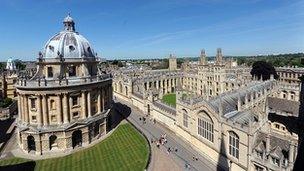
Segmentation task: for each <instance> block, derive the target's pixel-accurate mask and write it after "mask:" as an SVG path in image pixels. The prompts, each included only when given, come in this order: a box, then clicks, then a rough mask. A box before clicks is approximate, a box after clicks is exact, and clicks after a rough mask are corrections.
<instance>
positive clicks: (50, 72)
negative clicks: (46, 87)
mask: <svg viewBox="0 0 304 171" xmlns="http://www.w3.org/2000/svg"><path fill="white" fill-rule="evenodd" d="M47 72H48V74H47V75H48V77H50V78H51V77H53V67H47Z"/></svg>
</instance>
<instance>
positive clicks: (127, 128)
mask: <svg viewBox="0 0 304 171" xmlns="http://www.w3.org/2000/svg"><path fill="white" fill-rule="evenodd" d="M148 157H149V147H148V142H147V141H146V139H145V138H144V137H143V136H142V135H141V134H140V133H139V132H138V131H137V130H136V129H135V128H134V127H133V126H132V125H131V124H129V123H127V124H123V125H120V126H119V127H118V128H117V129H116V130H115V131H114V132H113V134H112V135H110V136H109V137H108V138H106V139H105V140H103V141H102V142H100V143H99V144H96V145H95V146H93V147H90V148H88V149H84V150H81V151H79V152H76V153H73V154H70V155H68V156H65V157H59V158H53V159H45V160H37V161H35V162H36V166H35V170H37V171H38V170H39V171H40V170H41V171H48V170H49V171H57V170H60V171H61V170H62V171H70V170H71V171H90V170H109V171H112V170H113V171H120V170H121V171H123V170H134V171H143V170H144V168H145V166H146V164H147V162H148ZM26 161H29V160H26V159H20V158H12V159H7V160H1V161H0V166H3V165H12V164H17V163H22V162H26ZM0 170H1V168H0Z"/></svg>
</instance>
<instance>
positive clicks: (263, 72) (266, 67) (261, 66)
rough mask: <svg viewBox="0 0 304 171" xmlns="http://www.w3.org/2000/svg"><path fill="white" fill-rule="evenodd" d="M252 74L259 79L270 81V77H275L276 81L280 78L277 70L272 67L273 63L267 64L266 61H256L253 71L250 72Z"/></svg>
mask: <svg viewBox="0 0 304 171" xmlns="http://www.w3.org/2000/svg"><path fill="white" fill-rule="evenodd" d="M250 74H251V75H252V76H253V77H254V76H255V77H256V78H258V79H261V76H262V79H263V80H268V79H270V75H273V76H274V78H275V79H278V78H279V76H278V74H277V72H276V70H275V68H274V67H273V66H272V64H271V63H268V62H265V61H256V62H254V63H253V64H252V69H251V71H250Z"/></svg>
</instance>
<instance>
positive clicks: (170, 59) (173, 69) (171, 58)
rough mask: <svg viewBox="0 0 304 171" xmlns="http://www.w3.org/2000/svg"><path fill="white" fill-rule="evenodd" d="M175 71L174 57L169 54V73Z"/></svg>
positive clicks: (175, 62)
mask: <svg viewBox="0 0 304 171" xmlns="http://www.w3.org/2000/svg"><path fill="white" fill-rule="evenodd" d="M175 70H177V61H176V57H175V56H173V55H172V54H170V57H169V71H175Z"/></svg>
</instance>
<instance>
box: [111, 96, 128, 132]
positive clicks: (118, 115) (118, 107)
mask: <svg viewBox="0 0 304 171" xmlns="http://www.w3.org/2000/svg"><path fill="white" fill-rule="evenodd" d="M113 109H114V110H113V111H112V112H111V114H110V115H109V116H108V130H107V131H111V130H112V129H114V128H116V127H117V125H118V124H119V123H120V122H121V121H122V120H124V119H126V118H127V117H129V116H130V114H131V108H130V107H129V106H127V105H125V104H122V103H120V102H116V103H113Z"/></svg>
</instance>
